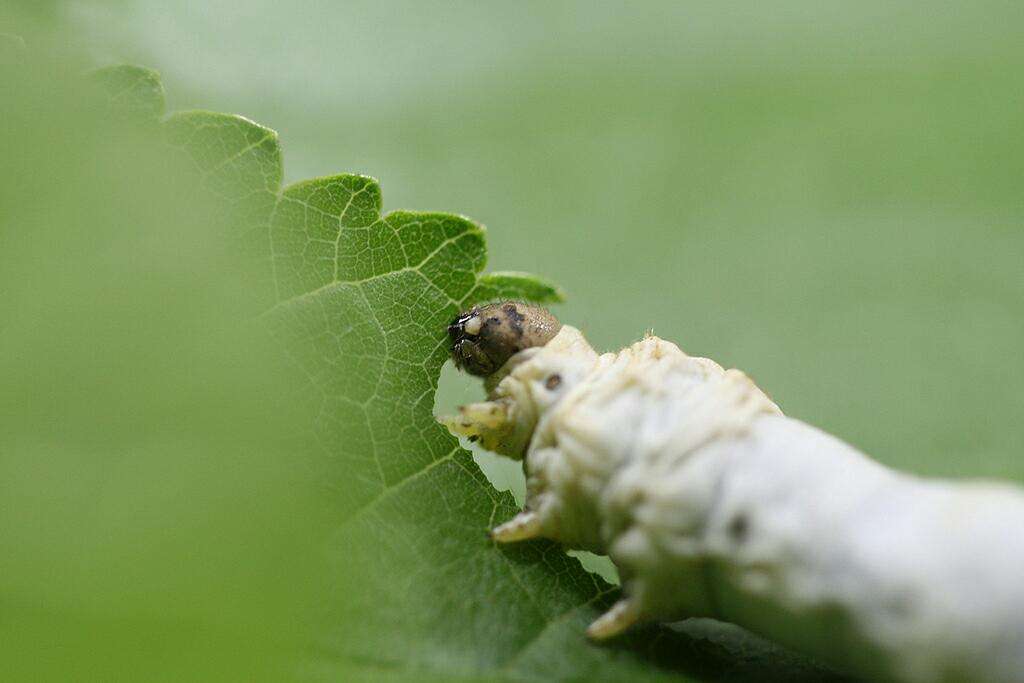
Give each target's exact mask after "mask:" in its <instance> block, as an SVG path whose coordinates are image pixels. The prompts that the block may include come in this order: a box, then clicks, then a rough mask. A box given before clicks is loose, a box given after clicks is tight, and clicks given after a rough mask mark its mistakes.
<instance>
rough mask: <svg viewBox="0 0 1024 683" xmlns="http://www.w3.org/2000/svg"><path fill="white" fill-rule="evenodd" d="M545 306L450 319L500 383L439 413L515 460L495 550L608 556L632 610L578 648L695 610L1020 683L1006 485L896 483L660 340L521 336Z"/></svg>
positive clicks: (871, 656) (799, 641)
mask: <svg viewBox="0 0 1024 683" xmlns="http://www.w3.org/2000/svg"><path fill="white" fill-rule="evenodd" d="M510 306H511V308H509V307H510ZM538 310H542V309H534V308H532V307H529V306H525V305H523V304H508V303H504V304H496V305H492V306H490V307H485V308H480V309H474V310H473V311H470V312H468V313H466V314H464V315H463V316H461V317H460V318H459V319H457V320H456V321H455V323H453V326H452V328H450V332H451V334H452V340H453V348H454V347H457V346H459V345H460V344H461V348H462V353H463V354H464V355H465V358H467V359H468V358H470V357H471V356H472V357H477V356H479V353H478V352H483V353H484V354H485V355H487V354H488V353H489V354H490V355H487V358H486V359H485V360H484V361H483V364H484V366H487V367H488V368H490V367H500V369H497V370H496V371H493V372H490V371H488V370H484V371H479V372H476V373H475V374H485V375H488V377H487V381H486V386H487V388H488V398H489V399H490V400H488V401H486V402H483V403H476V404H472V405H469V406H464V407H463V408H462V409H460V414H459V415H457V416H455V417H451V418H445V419H443V420H442V421H443V422H444V423H445V424H446V425H447V426H448V427H449V429H450V430H451V431H452V432H453V433H456V434H461V435H465V436H469V437H471V438H472V439H474V440H476V439H479V440H480V441H481V442H482V444H483V445H484V446H485V447H486V448H489V449H491V450H494V451H495V452H498V453H501V454H503V455H507V456H509V457H512V458H516V459H524V468H525V471H526V475H527V493H526V504H525V507H524V510H523V511H522V512H521V513H519V514H518V515H517V516H516V517H515V518H513V519H512V520H511V521H509V522H506V523H505V524H502V525H501V526H499V527H497V528H496V529H494V530H493V532H492V533H493V537H494V539H495V540H496V541H499V542H512V541H520V540H524V539H529V538H538V537H543V538H550V539H554V540H556V541H559V542H561V543H563V544H564V545H566V546H567V547H571V548H580V549H587V550H593V551H595V552H599V553H606V554H608V555H609V557H610V558H611V559H612V561H614V563H615V564H616V566H617V567H618V569H619V572H620V575H621V576H622V589H623V595H624V597H623V598H622V599H621V600H620V601H619V602H618V603H617V604H616V605H615V606H614V607H612V608H611V609H610V610H609V611H608V612H607V613H606V614H604V615H603V616H601V617H600V618H599V619H597V620H596V621H595V622H594V623H593V624H591V626H590V628H589V629H588V635H589V636H590V637H592V638H594V639H598V640H601V639H605V638H610V637H612V636H614V635H616V634H618V633H620V632H621V631H623V630H624V629H626V628H628V627H629V626H630V625H632V624H634V623H636V622H638V621H641V620H652V619H657V620H679V619H681V618H685V617H695V616H707V617H714V618H717V619H721V620H725V621H730V622H733V623H736V624H739V625H742V626H745V627H747V628H749V629H751V630H753V631H755V632H758V633H761V634H763V635H766V636H768V637H770V638H773V639H775V640H777V641H779V642H782V643H784V644H787V645H790V646H791V647H793V648H795V649H798V650H802V651H804V652H806V653H808V654H811V655H815V656H817V657H820V658H821V659H823V660H824V661H827V662H830V663H832V664H834V665H836V666H839V667H841V668H845V669H847V670H852V671H856V672H860V673H862V674H868V675H880V676H885V677H892V678H895V679H898V680H903V681H913V682H915V683H916V682H918V681H922V682H923V681H943V682H947V681H965V682H966V681H970V682H972V683H987V682H1000V683H1003V682H1005V683H1011V682H1020V681H1024V494H1022V492H1021V491H1020V490H1019V489H1018V488H1016V487H1011V486H1006V485H998V484H983V483H953V482H941V481H932V480H925V479H920V478H916V477H912V476H909V475H905V474H901V473H898V472H895V471H893V470H890V469H888V468H886V467H884V466H882V465H880V464H878V463H876V462H874V461H872V460H870V459H868V458H867V457H866V456H864V455H862V454H861V453H859V452H858V451H856V450H855V449H853V448H852V447H850V446H848V445H846V444H845V443H843V442H841V441H839V440H838V439H835V438H834V437H831V436H829V435H828V434H825V433H823V432H821V431H819V430H817V429H815V428H813V427H810V426H808V425H806V424H804V423H802V422H800V421H798V420H795V419H792V418H788V417H785V416H783V415H782V413H781V411H780V410H779V409H778V407H777V406H776V405H775V404H774V403H772V401H771V400H769V399H768V398H767V397H766V396H765V395H764V394H763V393H762V392H761V391H760V390H759V389H758V388H757V387H756V386H755V385H754V384H753V382H751V381H750V380H749V379H748V378H747V377H746V376H745V375H744V374H743V373H741V372H739V371H737V370H723V369H722V368H721V367H720V366H719V365H718V364H717V363H715V362H713V361H711V360H708V359H705V358H694V357H691V356H688V355H686V354H685V353H683V351H681V350H680V349H679V348H678V347H677V346H676V345H674V344H672V343H670V342H667V341H664V340H661V339H658V338H657V337H654V336H648V337H646V338H644V339H643V340H641V341H639V342H637V343H636V344H633V345H632V346H630V347H628V348H626V349H623V350H622V351H619V352H618V353H607V354H604V355H599V354H598V353H597V352H595V351H594V350H593V349H592V348H591V347H590V345H589V344H588V343H587V341H586V340H585V339H584V338H583V335H582V334H581V333H580V332H579V330H577V329H575V328H573V327H570V326H568V325H565V326H559V325H558V323H557V321H554V319H553V318H551V317H550V314H548V313H547V312H546V311H545V312H543V314H544V316H547V317H541V318H538V320H540V322H541V323H542V324H539V325H535V326H533V327H530V326H529V323H530V322H531V320H533V316H535V315H539V314H536V311H538ZM500 311H504V312H505V314H502V313H501V312H500ZM524 321H525V324H526V329H525V332H524V330H523V323H524ZM551 321H554V322H553V323H552V322H551ZM467 323H468V330H467V329H466V327H467ZM517 323H518V324H517ZM517 326H518V327H519V328H520V329H519V330H518V332H517V331H516V329H515V328H516V327H517ZM537 330H539V331H537ZM469 332H473V334H469ZM513 342H514V343H513ZM467 345H475V347H476V348H474V349H472V351H473V353H472V354H470V353H469V350H468V349H467V348H466V346H467ZM495 349H498V351H497V352H496V353H491V352H492V351H494V350H495ZM479 357H480V358H483V357H482V356H479ZM467 362H468V361H467ZM471 371H472V370H471Z"/></svg>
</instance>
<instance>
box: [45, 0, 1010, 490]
mask: <svg viewBox="0 0 1024 683" xmlns="http://www.w3.org/2000/svg"><path fill="white" fill-rule="evenodd" d="M55 15H56V16H58V17H60V18H61V20H62V21H64V22H66V24H67V25H68V26H70V27H72V28H73V35H74V37H75V41H76V42H77V44H78V45H80V46H81V47H82V48H83V49H84V50H86V51H88V53H89V54H90V55H92V56H93V58H94V59H95V60H96V61H97V62H99V63H106V62H113V61H123V60H129V61H135V62H139V63H143V64H147V65H149V66H152V67H154V68H157V69H159V70H160V71H161V72H162V74H163V76H164V79H165V82H166V83H167V86H168V91H169V93H171V96H170V105H171V107H172V108H184V107H192V106H202V107H204V108H210V109H214V110H218V111H234V112H239V113H243V114H245V115H246V116H248V117H250V118H253V119H254V120H257V121H260V122H263V123H265V124H267V125H270V126H272V127H274V128H275V129H276V130H278V131H279V133H280V134H281V139H282V141H283V143H284V150H285V174H286V180H299V179H302V178H306V177H310V176H313V175H320V174H327V173H332V172H336V171H338V170H347V171H355V172H360V173H367V174H370V175H373V176H375V177H377V178H380V179H381V180H382V183H383V185H384V190H385V207H386V208H391V209H394V208H414V209H439V210H448V211H457V212H460V213H463V214H465V215H468V216H471V217H473V218H474V219H476V220H478V221H480V222H482V223H484V224H486V225H487V226H489V230H490V232H489V243H490V253H491V262H490V266H491V267H492V268H495V269H517V270H529V271H532V272H536V273H541V274H544V275H547V276H549V277H551V278H552V279H554V280H556V281H557V282H559V283H560V284H561V285H562V286H563V287H564V288H565V289H566V290H567V292H568V293H569V302H568V304H566V305H565V306H563V307H561V308H560V309H559V311H558V313H559V315H560V316H561V317H562V318H563V319H564V320H565V321H567V322H570V323H572V324H575V325H577V326H578V327H581V328H582V329H583V330H584V331H585V332H586V333H587V334H588V335H589V337H590V338H591V339H592V341H593V342H594V343H595V344H596V345H598V346H601V347H605V348H613V347H619V346H621V345H623V344H625V343H627V342H629V341H631V340H633V339H635V338H637V337H639V336H640V335H642V334H643V333H644V331H645V330H647V329H650V328H653V329H654V331H655V332H656V333H657V334H659V335H661V336H663V337H666V338H668V339H672V340H675V341H678V342H679V343H680V344H681V345H682V346H683V347H684V349H686V350H687V351H689V352H690V353H694V354H701V355H708V356H711V357H713V358H715V359H717V360H718V361H719V362H721V363H723V364H725V365H730V366H735V367H739V368H742V369H744V370H746V371H747V372H748V373H750V374H751V375H752V376H753V377H754V378H755V379H756V380H757V381H758V382H759V383H760V385H761V386H762V387H764V388H765V389H766V390H767V391H768V392H769V393H770V394H771V396H772V397H773V398H774V399H775V400H776V401H777V402H778V403H779V404H780V405H781V406H782V408H783V410H785V411H786V412H787V413H789V414H791V415H793V416H796V417H799V418H802V419H805V420H807V421H809V422H812V423H814V424H816V425H818V426H821V427H823V428H825V429H827V430H830V431H832V432H834V433H836V434H838V435H840V436H842V437H844V438H846V439H847V440H850V441H852V442H853V443H854V444H856V445H858V446H860V447H861V448H863V449H864V450H866V451H867V452H868V453H871V454H872V455H874V456H876V457H878V458H880V459H882V460H884V461H885V462H887V463H891V464H893V465H897V466H900V467H904V468H908V469H912V470H914V471H919V472H927V473H931V474H937V475H951V476H963V475H984V476H1003V477H1014V478H1018V479H1022V480H1024V458H1022V457H1021V447H1020V444H1021V443H1022V442H1024V427H1022V424H1024V422H1022V421H1021V420H1020V415H1021V414H1022V413H1024V410H1022V409H1024V392H1022V391H1021V390H1020V387H1021V386H1022V385H1024V354H1022V353H1021V349H1022V348H1024V225H1022V218H1024V192H1022V179H1024V174H1022V171H1024V41H1022V40H1021V36H1022V35H1024V9H1022V7H1021V5H1020V4H1019V3H1014V2H970V3H968V2H895V3H894V2H858V3H848V2H838V1H836V2H777V3H758V2H745V3H720V2H687V3H678V2H644V3H594V2H577V3H569V2H558V3H550V2H535V3H504V2H444V3H435V2H328V1H326V0H324V1H320V2H303V3H297V4H295V3H280V2H270V1H266V0H257V1H250V2H245V3H229V2H181V3H165V2H157V1H144V2H121V3H116V4H109V5H95V4H91V3H84V2H79V3H71V4H68V5H66V6H59V9H57V10H55ZM446 387H448V389H447V391H445V392H444V396H442V402H449V403H450V402H455V401H459V400H464V399H465V398H467V397H469V396H476V395H477V393H478V391H479V390H478V389H477V388H476V387H475V386H471V385H469V384H466V385H461V384H458V383H452V382H446ZM446 397H447V398H446Z"/></svg>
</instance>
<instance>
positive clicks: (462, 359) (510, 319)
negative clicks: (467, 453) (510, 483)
mask: <svg viewBox="0 0 1024 683" xmlns="http://www.w3.org/2000/svg"><path fill="white" fill-rule="evenodd" d="M517 328H519V329H517ZM448 330H449V335H450V336H451V338H452V357H453V359H454V361H455V363H456V365H458V366H459V367H464V368H465V369H467V370H468V371H469V372H471V373H473V374H477V375H483V376H485V377H486V379H485V382H484V386H485V388H486V389H487V395H488V398H489V399H490V400H488V401H484V402H481V403H472V404H470V405H466V406H462V407H461V408H460V409H459V414H458V415H455V416H452V417H446V418H441V422H442V424H444V425H445V426H447V427H448V429H449V430H450V431H451V432H452V433H453V434H457V435H462V436H467V437H469V439H470V440H471V441H479V442H480V443H481V445H482V446H483V447H484V448H486V449H488V450H491V451H494V452H495V453H499V454H501V455H506V456H508V457H511V458H515V459H517V460H518V459H521V458H522V457H523V455H524V454H525V451H526V448H527V446H528V445H529V443H530V439H531V438H532V436H533V433H534V430H535V429H536V427H537V424H538V423H539V421H540V420H541V419H542V418H543V416H544V415H545V414H546V413H547V412H548V411H550V410H551V409H553V408H554V406H555V405H557V404H558V403H559V402H560V401H561V399H562V398H563V397H564V396H565V395H566V394H568V393H569V391H571V390H572V388H573V387H575V386H576V385H577V384H578V383H579V381H580V380H581V379H582V378H583V377H584V376H585V374H586V372H587V371H588V370H589V369H590V368H591V367H593V364H594V361H595V360H596V358H597V354H596V353H595V352H594V350H593V349H591V348H590V345H589V344H587V342H586V340H585V339H584V338H583V335H582V334H581V333H580V331H579V330H577V329H576V328H574V327H570V326H568V325H562V324H561V323H559V322H558V320H557V319H555V317H554V316H553V315H551V314H550V313H549V312H547V311H546V310H544V309H542V308H539V307H536V306H527V305H526V304H520V303H512V302H506V303H499V304H491V305H490V306H485V307H482V308H474V309H472V310H471V311H467V312H466V313H464V314H462V315H460V316H459V317H458V318H456V319H455V321H454V322H453V323H452V324H451V326H449V328H448ZM474 370H476V371H474ZM484 370H486V372H485V371H484Z"/></svg>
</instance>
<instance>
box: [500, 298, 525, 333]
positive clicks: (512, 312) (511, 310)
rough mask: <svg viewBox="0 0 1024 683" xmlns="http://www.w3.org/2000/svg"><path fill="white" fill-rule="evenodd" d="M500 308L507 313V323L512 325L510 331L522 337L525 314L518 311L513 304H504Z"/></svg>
mask: <svg viewBox="0 0 1024 683" xmlns="http://www.w3.org/2000/svg"><path fill="white" fill-rule="evenodd" d="M501 310H503V311H504V312H505V314H506V315H508V323H509V325H511V326H512V332H513V333H514V334H515V335H516V337H519V338H522V336H523V321H524V320H526V316H525V315H523V314H522V313H520V312H519V310H518V309H517V308H516V305H515V304H505V305H504V306H502V307H501Z"/></svg>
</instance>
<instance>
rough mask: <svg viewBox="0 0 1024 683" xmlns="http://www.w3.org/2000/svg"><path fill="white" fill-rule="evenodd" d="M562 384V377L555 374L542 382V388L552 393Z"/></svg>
mask: <svg viewBox="0 0 1024 683" xmlns="http://www.w3.org/2000/svg"><path fill="white" fill-rule="evenodd" d="M561 383H562V376H561V375H559V374H558V373H557V372H556V373H555V374H553V375H548V378H547V379H546V380H544V387H545V388H546V389H547V390H548V391H554V390H555V389H557V388H558V385H559V384H561Z"/></svg>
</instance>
